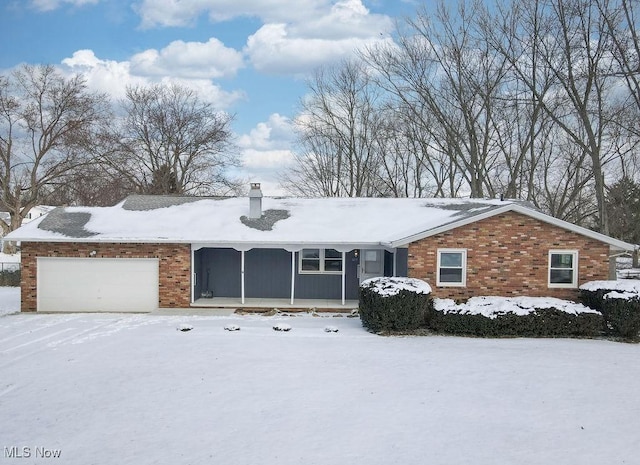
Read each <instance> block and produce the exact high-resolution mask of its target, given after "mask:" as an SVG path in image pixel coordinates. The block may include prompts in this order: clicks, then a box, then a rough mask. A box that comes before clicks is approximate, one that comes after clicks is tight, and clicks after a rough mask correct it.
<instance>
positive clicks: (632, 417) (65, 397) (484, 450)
mask: <svg viewBox="0 0 640 465" xmlns="http://www.w3.org/2000/svg"><path fill="white" fill-rule="evenodd" d="M6 298H8V299H15V301H14V304H13V305H14V308H16V309H17V305H18V304H17V294H14V296H13V297H7V296H0V299H6ZM4 306H6V305H4ZM184 325H186V326H192V327H193V329H192V330H190V331H184V332H183V331H179V330H177V329H179V328H185V327H186V326H184ZM232 325H236V326H238V327H239V328H240V329H239V330H237V331H230V330H225V327H226V326H228V327H231V326H232ZM277 325H288V326H290V327H291V330H290V331H274V330H273V327H274V326H277ZM327 327H331V328H332V329H337V330H338V332H326V331H325V329H326V328H327ZM639 384H640V345H637V344H622V343H615V342H609V341H601V340H568V339H472V338H458V337H435V336H433V337H381V336H375V335H372V334H369V333H367V332H366V331H364V330H363V329H362V327H361V325H360V321H359V320H358V319H357V318H336V317H320V318H318V317H312V316H308V315H305V316H297V317H282V316H280V317H257V316H242V317H240V316H232V317H213V316H210V317H209V316H185V317H181V316H156V315H124V314H122V315H119V314H111V315H100V314H82V315H80V314H68V315H24V314H19V315H7V316H3V317H0V464H4V463H14V464H17V463H23V462H24V463H39V464H42V463H64V464H78V465H88V464H110V463H117V464H123V465H124V464H136V465H138V464H150V463H158V464H235V465H239V464H247V465H256V464H260V465H269V464H274V465H275V464H278V465H280V464H291V465H294V464H295V465H299V464H327V465H336V464H350V465H351V464H362V465H365V464H366V465H374V464H379V465H389V464H403V465H406V464H430V465H436V464H443V465H445V464H446V465H450V464H470V465H471V464H473V465H484V464H486V465H499V464H505V465H506V464H509V465H511V464H519V465H521V464H554V465H559V464H567V465H569V464H571V465H573V464H580V465H588V464H593V465H602V464H614V463H616V464H622V463H628V464H632V463H640V427H639V425H640V396H638V389H639V387H638V386H639ZM12 447H17V448H18V450H19V451H22V448H23V447H26V448H29V449H28V450H29V451H30V453H31V454H32V457H31V459H30V460H19V459H16V458H8V457H7V455H9V453H10V452H11V450H12V449H11V448H12ZM36 448H46V449H47V450H50V451H51V450H55V449H58V450H61V458H60V459H53V458H50V459H42V458H40V459H38V460H34V454H35V452H36ZM40 451H41V452H42V449H40Z"/></svg>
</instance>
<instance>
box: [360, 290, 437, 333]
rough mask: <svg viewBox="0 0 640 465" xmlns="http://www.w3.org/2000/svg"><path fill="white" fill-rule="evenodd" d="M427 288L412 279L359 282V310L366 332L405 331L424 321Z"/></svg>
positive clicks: (420, 324) (429, 304)
mask: <svg viewBox="0 0 640 465" xmlns="http://www.w3.org/2000/svg"><path fill="white" fill-rule="evenodd" d="M430 293H431V287H429V285H428V284H427V283H425V282H424V281H421V280H419V279H415V278H391V277H380V278H371V279H367V280H366V281H363V282H362V284H360V302H359V307H360V308H359V312H360V320H361V321H362V325H363V326H364V327H365V328H367V329H368V330H370V331H373V332H381V331H409V330H413V329H417V328H419V327H421V326H424V325H425V324H426V319H427V315H428V314H429V313H430V311H429V310H430V308H431V297H430Z"/></svg>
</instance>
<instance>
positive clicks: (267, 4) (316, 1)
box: [136, 0, 331, 28]
mask: <svg viewBox="0 0 640 465" xmlns="http://www.w3.org/2000/svg"><path fill="white" fill-rule="evenodd" d="M328 5H331V0H296V1H295V5H292V2H291V0H142V2H141V3H140V4H139V5H137V6H136V11H137V12H138V14H139V15H140V17H141V19H142V27H145V28H148V27H155V26H186V25H188V24H191V23H193V21H194V20H195V19H196V18H198V17H199V16H201V15H202V14H208V16H209V18H210V19H211V20H212V21H226V20H229V19H233V18H237V17H243V16H244V17H256V18H259V19H260V20H262V21H263V22H281V21H282V22H291V21H300V20H302V19H303V18H310V17H311V18H313V17H315V16H317V15H318V14H319V13H320V12H321V10H322V9H326V8H327V6H328Z"/></svg>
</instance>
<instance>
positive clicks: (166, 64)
mask: <svg viewBox="0 0 640 465" xmlns="http://www.w3.org/2000/svg"><path fill="white" fill-rule="evenodd" d="M242 66H243V59H242V53H241V52H238V51H237V50H235V49H233V48H229V47H225V45H224V44H223V43H222V42H220V41H219V40H218V39H216V38H213V37H212V38H211V39H209V41H207V42H183V41H182V40H176V41H174V42H171V43H170V44H169V45H167V46H166V47H165V48H163V49H161V50H160V51H158V50H156V49H148V50H145V51H144V52H141V53H138V54H136V55H134V56H133V57H131V70H132V72H134V73H136V74H139V75H148V76H166V75H168V74H169V75H173V76H179V77H187V78H205V79H207V78H208V79H212V78H220V77H230V76H233V75H235V74H236V72H237V71H238V69H240V68H241V67H242Z"/></svg>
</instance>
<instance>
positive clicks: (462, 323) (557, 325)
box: [360, 278, 604, 337]
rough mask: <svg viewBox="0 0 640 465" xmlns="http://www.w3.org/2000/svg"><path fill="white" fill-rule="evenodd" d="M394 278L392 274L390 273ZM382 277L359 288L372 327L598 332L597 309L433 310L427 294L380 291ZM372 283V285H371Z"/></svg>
mask: <svg viewBox="0 0 640 465" xmlns="http://www.w3.org/2000/svg"><path fill="white" fill-rule="evenodd" d="M395 279H396V281H397V278H395ZM384 284H385V283H381V282H380V281H378V282H375V283H367V284H363V286H362V287H361V288H360V319H361V321H362V324H363V326H364V327H365V328H367V329H368V330H370V331H372V332H376V333H381V332H391V333H393V332H406V331H412V330H416V329H420V328H424V329H428V330H431V331H434V332H437V333H442V334H452V335H470V336H480V337H501V336H528V337H562V336H564V337H595V336H598V335H601V334H602V333H603V328H604V319H603V316H602V314H601V313H595V312H593V313H577V314H574V313H569V312H565V311H562V310H560V309H557V308H539V309H535V310H534V311H532V312H531V313H528V314H525V315H518V314H515V313H512V312H505V313H501V314H498V315H495V317H494V318H491V317H489V316H485V315H480V314H468V313H463V312H456V311H447V312H445V311H443V310H435V309H434V306H433V300H432V298H431V296H430V295H429V294H426V293H420V292H414V291H411V290H408V289H402V288H401V287H402V286H401V285H400V286H399V285H398V283H397V282H391V281H390V282H389V283H388V284H389V286H391V287H393V286H396V288H395V290H394V291H393V292H380V289H383V288H384ZM376 286H377V288H376Z"/></svg>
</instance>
